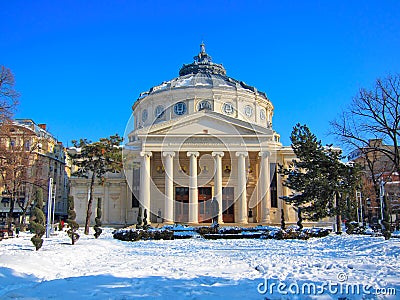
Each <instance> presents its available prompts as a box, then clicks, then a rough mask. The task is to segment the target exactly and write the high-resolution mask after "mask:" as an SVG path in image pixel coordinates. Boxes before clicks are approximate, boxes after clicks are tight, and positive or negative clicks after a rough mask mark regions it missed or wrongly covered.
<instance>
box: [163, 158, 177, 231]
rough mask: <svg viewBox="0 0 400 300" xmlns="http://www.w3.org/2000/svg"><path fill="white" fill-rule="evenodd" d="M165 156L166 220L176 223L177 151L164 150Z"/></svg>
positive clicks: (166, 221)
mask: <svg viewBox="0 0 400 300" xmlns="http://www.w3.org/2000/svg"><path fill="white" fill-rule="evenodd" d="M163 156H164V157H165V207H164V222H165V223H171V224H172V223H174V156H175V152H173V151H172V152H163Z"/></svg>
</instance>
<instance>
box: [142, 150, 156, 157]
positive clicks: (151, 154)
mask: <svg viewBox="0 0 400 300" xmlns="http://www.w3.org/2000/svg"><path fill="white" fill-rule="evenodd" d="M140 156H148V157H152V156H153V153H152V152H151V151H142V152H140Z"/></svg>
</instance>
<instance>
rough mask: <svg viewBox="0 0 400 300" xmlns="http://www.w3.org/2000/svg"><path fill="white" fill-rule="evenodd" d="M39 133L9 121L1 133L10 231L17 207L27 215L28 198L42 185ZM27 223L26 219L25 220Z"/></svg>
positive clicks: (0, 165)
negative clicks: (38, 170)
mask: <svg viewBox="0 0 400 300" xmlns="http://www.w3.org/2000/svg"><path fill="white" fill-rule="evenodd" d="M34 136H35V133H34V132H33V131H32V130H31V129H29V128H26V127H24V126H19V125H16V124H14V123H12V122H9V121H6V122H5V123H3V124H2V130H1V132H0V183H1V186H2V189H3V197H5V198H8V199H9V205H10V208H9V212H8V218H7V223H8V226H9V229H11V224H12V222H13V217H14V211H15V208H16V207H17V205H18V206H19V207H20V208H21V209H22V211H23V214H24V215H25V214H26V211H27V210H28V208H29V207H30V204H31V201H29V200H28V199H27V198H32V197H29V196H28V195H29V194H31V192H33V191H32V188H30V187H32V186H33V185H34V186H42V184H43V183H42V182H40V180H39V179H40V178H39V177H38V176H35V175H37V167H38V165H37V164H38V161H39V160H38V153H37V149H38V146H39V143H38V142H37V141H35V139H34ZM23 222H24V220H23Z"/></svg>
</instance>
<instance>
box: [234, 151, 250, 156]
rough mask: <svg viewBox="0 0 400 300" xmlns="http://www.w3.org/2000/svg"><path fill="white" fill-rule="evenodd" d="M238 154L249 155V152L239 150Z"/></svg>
mask: <svg viewBox="0 0 400 300" xmlns="http://www.w3.org/2000/svg"><path fill="white" fill-rule="evenodd" d="M236 156H237V157H239V156H244V157H247V156H249V153H248V152H247V151H238V152H236Z"/></svg>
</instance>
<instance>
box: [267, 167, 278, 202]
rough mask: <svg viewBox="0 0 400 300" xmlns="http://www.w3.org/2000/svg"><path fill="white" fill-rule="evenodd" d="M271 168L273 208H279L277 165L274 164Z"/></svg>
mask: <svg viewBox="0 0 400 300" xmlns="http://www.w3.org/2000/svg"><path fill="white" fill-rule="evenodd" d="M269 166H270V178H272V180H271V185H270V191H271V207H274V208H277V207H278V181H277V171H276V164H275V163H272V164H270V165H269Z"/></svg>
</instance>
